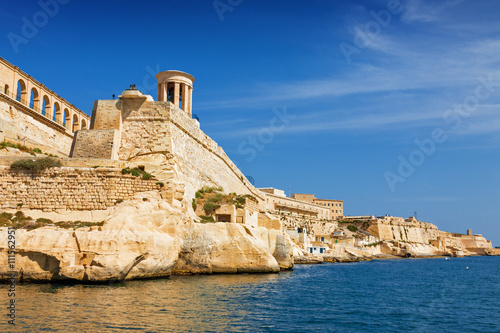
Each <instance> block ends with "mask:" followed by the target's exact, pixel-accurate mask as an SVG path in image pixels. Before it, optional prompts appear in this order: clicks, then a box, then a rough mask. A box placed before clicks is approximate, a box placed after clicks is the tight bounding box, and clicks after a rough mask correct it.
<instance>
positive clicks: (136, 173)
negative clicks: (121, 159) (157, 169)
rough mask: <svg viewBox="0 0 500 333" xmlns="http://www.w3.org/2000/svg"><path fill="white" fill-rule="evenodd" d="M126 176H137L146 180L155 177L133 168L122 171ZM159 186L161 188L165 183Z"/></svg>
mask: <svg viewBox="0 0 500 333" xmlns="http://www.w3.org/2000/svg"><path fill="white" fill-rule="evenodd" d="M125 174H131V175H132V176H135V177H142V179H146V180H147V179H152V178H154V176H153V175H152V174H149V173H147V172H146V171H144V170H141V169H139V168H133V169H130V168H125V169H122V175H125ZM159 185H160V186H161V187H163V183H159Z"/></svg>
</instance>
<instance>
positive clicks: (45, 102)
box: [40, 95, 51, 119]
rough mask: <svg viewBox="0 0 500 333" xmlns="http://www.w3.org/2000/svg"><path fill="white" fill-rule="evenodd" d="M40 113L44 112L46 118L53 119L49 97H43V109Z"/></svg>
mask: <svg viewBox="0 0 500 333" xmlns="http://www.w3.org/2000/svg"><path fill="white" fill-rule="evenodd" d="M40 111H41V112H42V114H43V115H45V117H47V118H49V119H51V117H50V116H51V114H50V100H49V97H48V96H47V95H43V98H42V108H41V109H40Z"/></svg>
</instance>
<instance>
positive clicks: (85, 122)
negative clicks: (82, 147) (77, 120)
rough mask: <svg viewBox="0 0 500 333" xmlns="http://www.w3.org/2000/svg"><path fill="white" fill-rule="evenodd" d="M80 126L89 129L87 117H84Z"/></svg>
mask: <svg viewBox="0 0 500 333" xmlns="http://www.w3.org/2000/svg"><path fill="white" fill-rule="evenodd" d="M80 128H81V129H87V121H86V120H85V119H82V126H81V127H80Z"/></svg>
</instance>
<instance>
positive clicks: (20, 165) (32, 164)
mask: <svg viewBox="0 0 500 333" xmlns="http://www.w3.org/2000/svg"><path fill="white" fill-rule="evenodd" d="M61 166H62V164H61V161H59V160H56V159H53V158H51V157H44V158H40V159H36V160H32V159H22V160H18V161H15V162H14V163H12V164H11V165H10V169H11V170H16V171H17V170H29V171H31V172H41V171H44V170H45V169H47V168H53V167H61Z"/></svg>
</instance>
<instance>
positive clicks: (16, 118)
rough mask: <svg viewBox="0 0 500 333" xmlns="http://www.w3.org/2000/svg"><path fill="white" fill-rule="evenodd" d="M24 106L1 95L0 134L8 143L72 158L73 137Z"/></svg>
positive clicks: (61, 127) (59, 126) (62, 128)
mask: <svg viewBox="0 0 500 333" xmlns="http://www.w3.org/2000/svg"><path fill="white" fill-rule="evenodd" d="M43 118H44V116H43V115H40V114H38V113H36V112H33V111H32V110H30V109H29V108H28V107H26V106H24V105H22V104H21V103H19V102H17V101H15V100H12V99H9V98H8V97H6V96H4V95H3V94H1V93H0V131H2V137H3V139H4V140H7V141H11V142H15V143H20V144H26V146H28V147H32V148H40V149H41V150H43V151H44V152H47V153H50V154H54V155H58V156H68V154H69V152H70V149H71V143H72V141H73V134H72V133H70V132H68V131H66V130H65V128H64V127H63V126H62V125H59V124H57V123H55V122H53V121H50V120H48V119H43Z"/></svg>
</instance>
